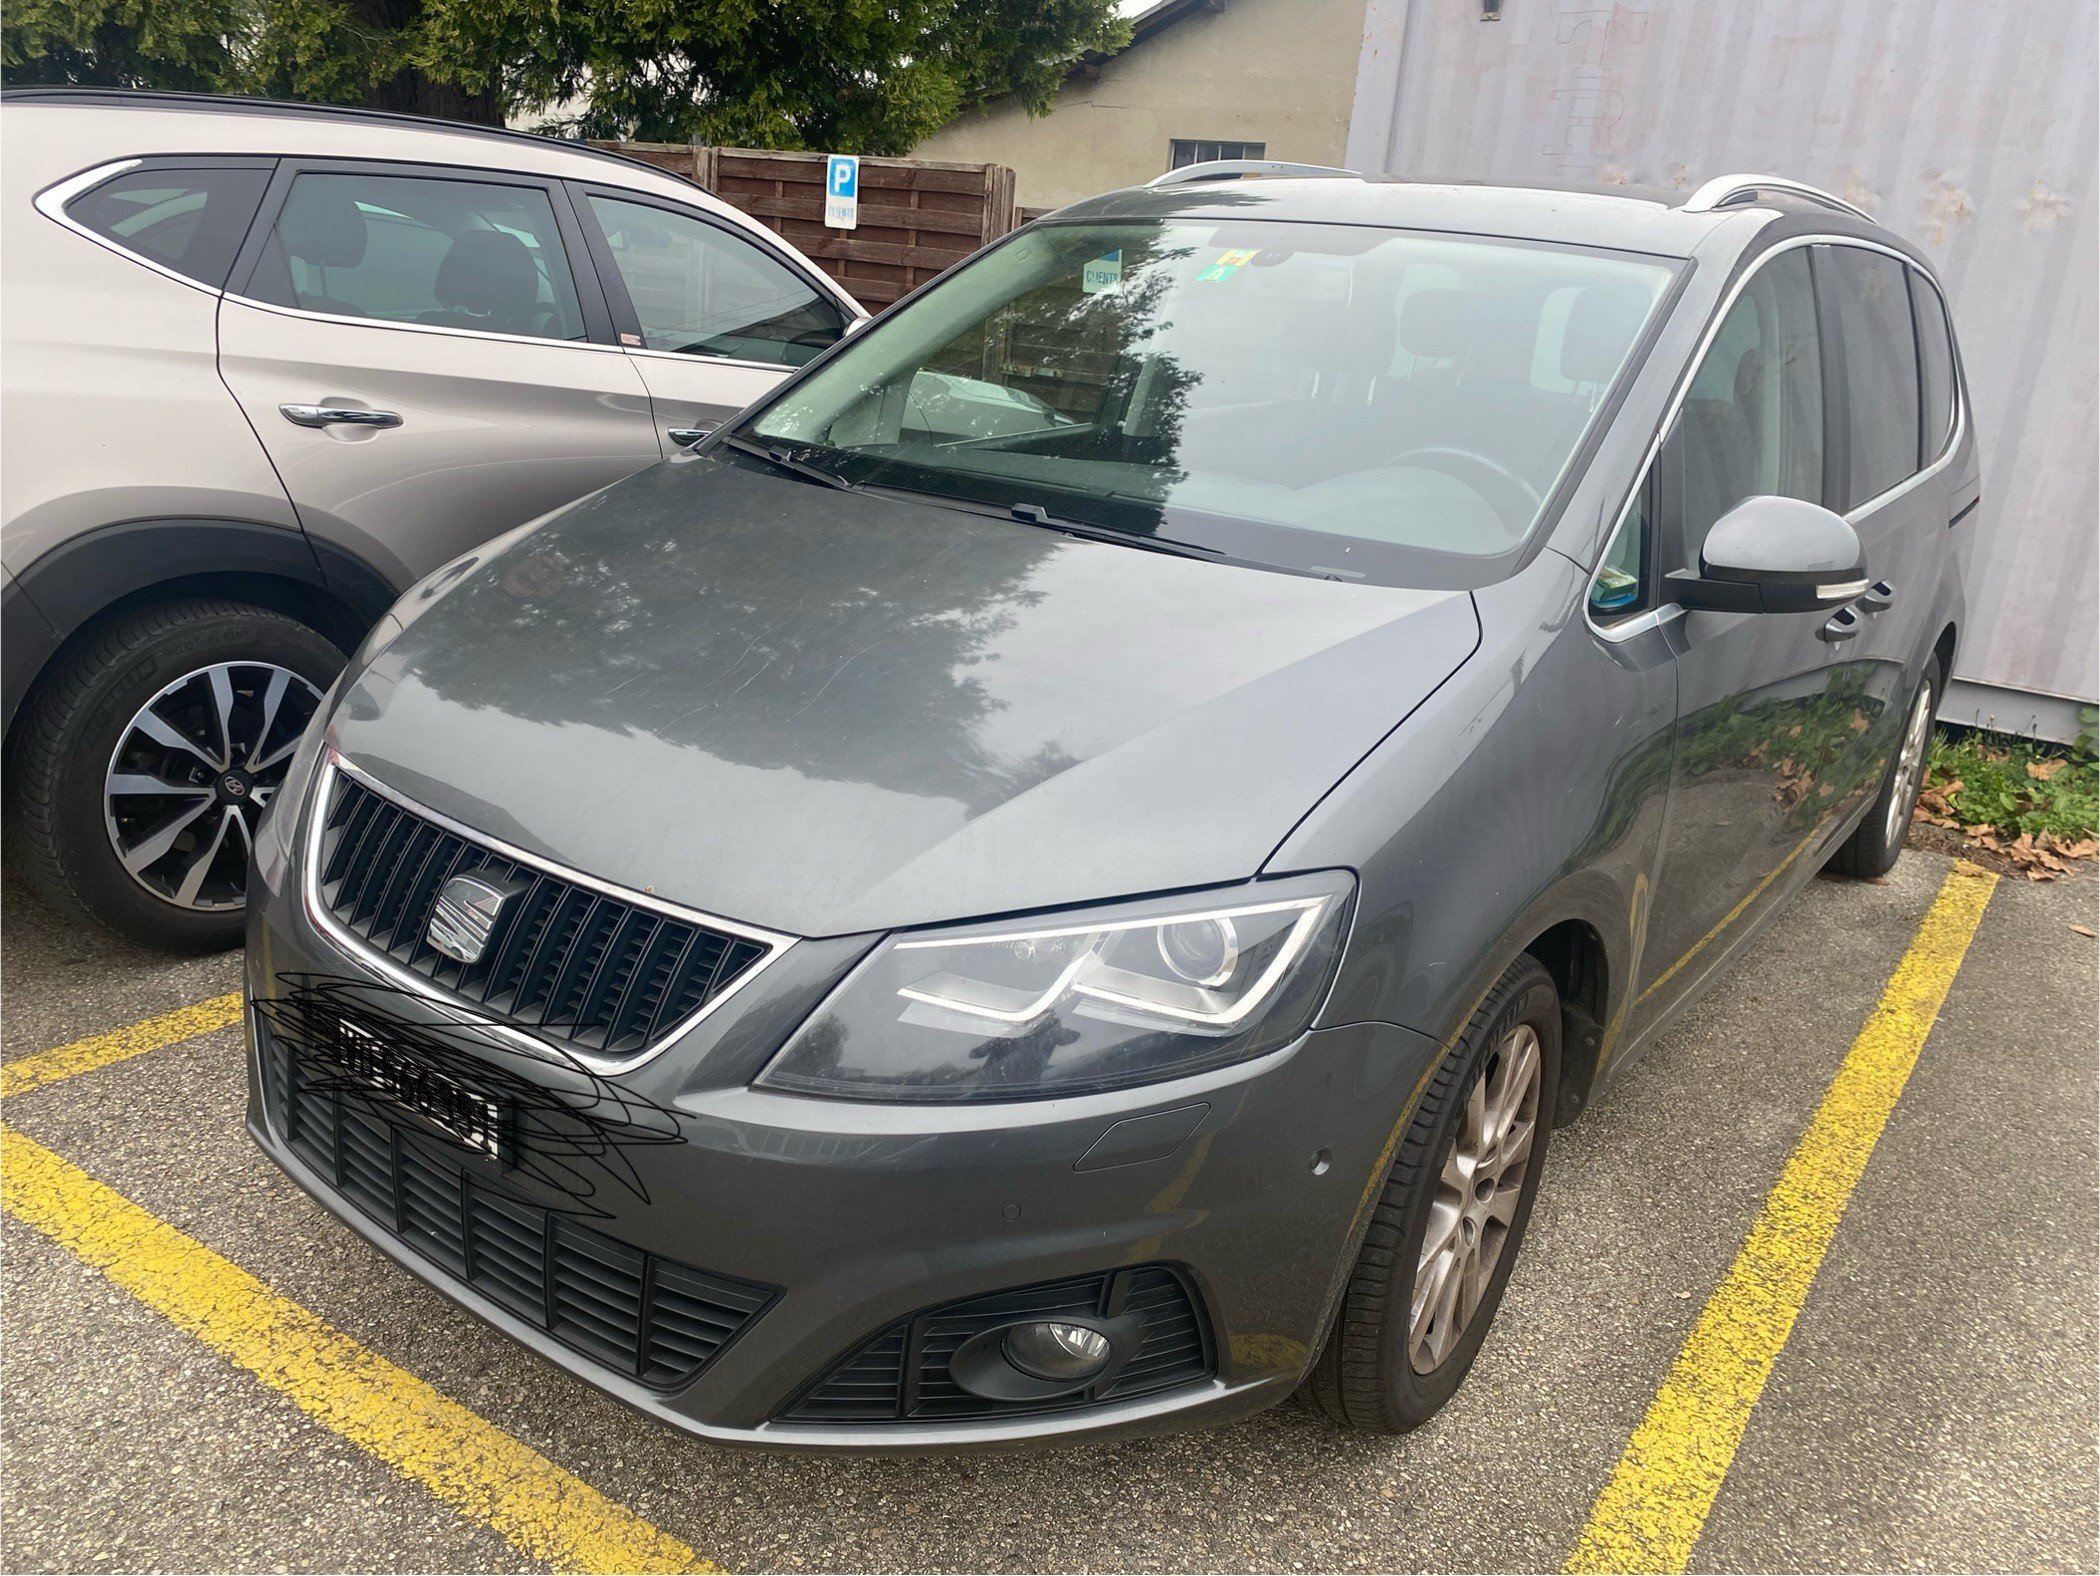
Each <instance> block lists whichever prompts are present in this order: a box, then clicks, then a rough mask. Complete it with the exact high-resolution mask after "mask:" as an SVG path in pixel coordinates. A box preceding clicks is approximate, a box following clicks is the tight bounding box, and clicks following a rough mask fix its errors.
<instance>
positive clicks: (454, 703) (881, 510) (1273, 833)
mask: <svg viewBox="0 0 2100 1576" xmlns="http://www.w3.org/2000/svg"><path fill="white" fill-rule="evenodd" d="M419 600H420V609H421V610H420V611H418V612H415V613H414V614H413V615H411V616H410V618H409V621H408V622H407V624H406V628H405V629H403V630H402V632H401V633H400V634H399V635H397V636H396V637H395V638H394V639H393V641H392V643H391V644H389V645H387V646H385V647H384V648H383V649H382V650H381V651H380V652H379V654H378V655H377V656H376V657H374V658H373V659H372V660H371V662H370V663H369V665H368V666H367V667H366V669H365V670H364V671H363V672H362V673H360V674H359V675H358V676H357V677H356V679H355V681H354V682H353V683H352V684H351V685H350V686H349V687H348V688H347V690H346V692H345V695H344V699H343V702H342V704H341V705H340V706H339V708H338V709H337V712H336V714H335V717H334V718H333V720H332V724H331V726H332V729H333V735H334V738H335V741H336V743H337V745H338V747H339V748H340V749H341V750H342V751H343V753H344V754H345V755H346V756H347V757H348V758H349V759H350V760H351V761H352V762H354V763H355V764H357V765H358V766H360V767H362V768H363V769H364V770H366V771H368V772H370V773H371V774H372V775H373V776H375V777H377V778H378V779H379V780H380V781H382V782H385V783H387V784H389V785H391V786H392V787H394V788H396V789H398V790H399V791H401V792H402V793H405V794H407V795H409V796H410V797H412V798H415V799H417V800H420V801H421V802H422V803H424V804H426V805H428V806H430V807H431V808H432V809H434V810H437V811H439V812H441V813H443V814H446V815H449V816H452V817H453V818H454V819H456V820H459V821H462V822H464V823H465V824H467V825H468V826H472V827H476V828H479V829H481V830H483V831H485V832H487V833H488V834H490V835H491V836H494V837H498V838H501V839H503V840H505V841H508V842H510V843H513V844H516V845H518V846H520V847H522V848H524V849H526V850H528V851H531V852H534V853H538V854H542V855H544V856H546V857H549V858H551V859H554V860H557V861H559V862H561V863H563V864H566V865H569V866H571V867H573V868H575V869H578V870H581V871H584V872H586V873H588V874H591V875H594V876H597V877H599V878H600V879H603V880H607V881H612V882H616V883H620V884H622V885H625V886H629V887H633V888H636V889H641V890H649V891H653V892H655V893H656V894H657V895H659V896H661V897H665V898H670V899H674V900H676V901H679V902H682V903H686V904H689V905H691V906H693V907H696V908H700V909H704V910H707V911H709V912H711V913H715V914H720V915H723V916H725V917H728V918H734V919H739V920H743V921H745V922H747V923H751V924H755V925H763V926H767V927H770V928H773V929H777V930H782V931H786V932H789V933H792V934H796V935H805V936H807V935H833V934H843V933H846V932H851V931H862V930H875V929H886V928H890V927H894V926H900V925H912V924H923V923H928V922H933V921H939V920H946V919H956V918H964V917H976V916H982V915H990V914H1001V913H1009V912H1015V911H1019V910H1024V909H1035V908H1046V907H1052V906H1056V905H1059V904H1066V903H1078V902H1087V901H1092V900H1096V899H1100V898H1106V897H1115V896H1121V895H1124V894H1135V893H1141V892H1152V891H1159V890H1165V889H1172V888H1178V887H1188V886H1199V885H1205V884H1209V883H1214V882H1226V881H1233V880H1238V879H1244V878H1246V877H1249V876H1252V875H1254V874H1256V873H1257V872H1258V871H1259V870H1260V869H1261V867H1262V863H1263V861H1264V860H1265V859H1266V858H1267V857H1268V855H1269V853H1270V851H1271V850H1272V849H1274V848H1275V847H1276V846H1277V844H1278V843H1280V842H1281V841H1282V839H1283V838H1284V836H1285V835H1286V834H1287V833H1288V832H1289V831H1290V830H1291V828H1292V827H1293V826H1294V825H1295V824H1296V823H1297V821H1298V820H1299V818H1300V817H1302V816H1303V815H1304V814H1305V813H1306V811H1307V810H1309V809H1310V808H1311V807H1312V806H1313V805H1314V804H1315V803H1316V802H1317V801H1318V800H1319V798H1320V797H1321V795H1323V794H1324V793H1326V792H1327V790H1328V789H1329V788H1331V787H1332V786H1333V785H1334V784H1335V783H1336V782H1337V781H1338V780H1339V779H1340V778H1341V777H1342V776H1343V775H1344V774H1345V773H1347V772H1348V770H1349V769H1350V768H1351V767H1352V766H1353V765H1354V764H1355V763H1356V762H1357V761H1358V760H1360V759H1361V758H1362V757H1363V756H1364V754H1365V753H1366V752H1367V751H1368V750H1369V749H1370V748H1371V747H1372V745H1374V744H1375V743H1376V742H1377V741H1378V740H1379V739H1380V738H1382V737H1383V736H1384V735H1385V734H1386V733H1388V732H1389V731H1390V730H1391V729H1392V728H1393V727H1394V726H1395V725H1396V724H1397V723H1398V722H1399V721H1400V720H1401V719H1402V718H1404V717H1405V716H1406V715H1407V714H1408V712H1409V711H1411V710H1412V709H1413V708H1414V707H1415V706H1416V705H1418V704H1419V703H1420V702H1421V701H1422V699H1423V698H1424V697H1426V696H1427V695H1428V694H1429V693H1430V691H1431V690H1433V689H1434V688H1435V687H1436V686H1437V685H1438V684H1440V683H1441V682H1443V680H1444V679H1445V678H1447V677H1448V676H1449V675H1450V674H1451V673H1452V672H1453V670H1455V669H1456V668H1457V666H1458V665H1459V664H1460V663H1461V662H1463V661H1464V660H1465V658H1466V657H1467V655H1468V654H1469V653H1470V652H1471V651H1472V650H1473V648H1474V647H1475V645H1476V644H1477V643H1478V638H1479V625H1478V622H1477V619H1476V617H1475V613H1474V608H1473V603H1472V599H1471V597H1470V596H1468V595H1467V594H1466V593H1464V592H1454V591H1417V590H1407V589H1394V588H1388V587H1380V586H1369V585H1357V584H1349V583H1344V582H1340V581H1332V580H1317V579H1311V578H1306V577H1300V576H1293V575H1285V574H1276V573H1272V572H1269V571H1265V570H1258V569H1247V568H1240V567H1237V566H1231V565H1222V564H1215V563H1206V562H1201V561H1197V560H1192V559H1186V558H1179V557H1173V556H1169V555H1166V554H1162V553H1154V552H1145V551H1140V550H1136V549H1133V548H1129V547H1123V546H1118V545H1114V544H1105V543H1100V542H1093V541H1084V540H1077V539H1074V538H1071V537H1068V536H1064V535H1061V534H1059V533H1057V532H1055V531H1052V530H1047V529H1044V528H1041V527H1038V526H1031V525H1024V524H1020V523H1017V522H1008V521H1005V520H999V519H987V518H983V517H981V516H977V515H973V514H968V513H963V512H959V511H956V510H953V509H945V508H941V507H938V506H933V505H926V504H920V503H916V502H912V501H908V500H902V499H895V498H884V497H879V496H874V495H869V494H849V493H844V492H839V491H834V490H831V489H828V488H825V487H823V486H821V485H815V484H812V483H810V482H806V481H801V480H796V479H794V478H790V477H786V476H780V477H775V476H772V475H767V474H761V473H757V472H755V471H753V470H751V469H748V468H746V467H745V466H743V465H741V464H737V463H730V462H723V461H717V460H712V459H704V458H701V459H694V460H691V461H688V462H685V463H682V464H681V463H673V464H667V465H662V466H657V467H655V468H653V469H651V470H649V471H646V472H643V473H642V474H641V475H639V476H637V477H634V478H632V479H631V480H629V481H627V482H624V483H621V484H620V485H618V486H616V487H613V488H610V489H608V490H606V491H604V492H601V493H598V494H594V495H593V496H591V497H590V498H587V499H585V500H583V501H582V502H581V503H579V504H578V505H576V506H575V507H574V508H572V509H570V510H568V511H566V512H565V513H562V514H560V515H558V516H556V517H555V518H554V519H553V520H551V521H550V522H549V523H547V524H546V525H544V526H541V527H540V528H539V529H537V530H534V531H531V532H529V533H525V534H523V535H522V536H519V537H517V538H515V539H513V540H510V541H508V542H506V543H501V544H498V549H497V550H496V551H495V552H494V553H493V554H492V555H491V556H490V557H489V558H488V561H487V562H482V563H476V564H474V565H473V567H472V568H471V569H468V570H466V571H465V572H464V573H459V574H458V578H457V579H456V581H455V583H453V584H452V585H451V586H450V587H449V588H448V589H446V590H445V591H444V592H443V594H441V595H439V596H437V597H435V599H430V598H428V597H423V598H421V599H419Z"/></svg>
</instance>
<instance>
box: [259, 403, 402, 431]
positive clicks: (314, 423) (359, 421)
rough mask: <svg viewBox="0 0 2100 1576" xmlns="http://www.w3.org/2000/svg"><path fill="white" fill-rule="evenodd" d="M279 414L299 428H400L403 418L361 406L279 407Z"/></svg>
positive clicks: (389, 412)
mask: <svg viewBox="0 0 2100 1576" xmlns="http://www.w3.org/2000/svg"><path fill="white" fill-rule="evenodd" d="M277 410H278V413H279V414H280V415H282V416H283V417H284V419H285V420H286V421H288V422H291V423H292V424H293V425H294V426H297V427H398V426H400V425H401V418H400V417H399V416H397V415H396V414H395V413H394V412H392V411H390V410H366V409H365V408H364V407H363V406H361V405H279V406H278V407H277Z"/></svg>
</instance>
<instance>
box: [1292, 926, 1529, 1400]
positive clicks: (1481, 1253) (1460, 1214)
mask: <svg viewBox="0 0 2100 1576" xmlns="http://www.w3.org/2000/svg"><path fill="white" fill-rule="evenodd" d="M1559 1089H1560V994H1559V992H1558V991H1557V990H1555V989H1554V985H1553V980H1552V977H1551V976H1550V975H1548V974H1547V972H1546V970H1545V968H1544V967H1543V966H1542V965H1541V964H1540V963H1539V961H1538V960H1537V959H1536V958H1533V957H1530V956H1529V955H1526V956H1524V957H1520V958H1518V959H1517V961H1516V962H1515V963H1513V964H1511V965H1510V967H1509V969H1508V970H1507V972H1505V973H1504V974H1503V976H1502V978H1501V979H1500V980H1498V981H1497V982H1496V984H1495V988H1494V989H1493V990H1491V991H1489V992H1488V995H1487V999H1486V1000H1485V1001H1483V1002H1482V1003H1481V1005H1480V1008H1479V1010H1478V1011H1477V1012H1475V1013H1474V1014H1473V1019H1472V1022H1471V1023H1469V1024H1468V1025H1467V1026H1466V1031H1465V1033H1464V1034H1462V1035H1460V1036H1459V1040H1458V1044H1457V1045H1456V1046H1454V1047H1453V1048H1452V1049H1451V1051H1450V1052H1449V1053H1448V1054H1447V1055H1446V1056H1445V1057H1444V1060H1443V1063H1442V1065H1441V1066H1439V1067H1438V1068H1437V1071H1436V1075H1435V1076H1434V1077H1433V1078H1432V1079H1431V1080H1430V1084H1429V1089H1428V1091H1427V1092H1426V1093H1425V1094H1424V1095H1423V1096H1422V1100H1421V1103H1420V1105H1418V1106H1417V1107H1416V1109H1415V1114H1414V1117H1413V1119H1412V1120H1411V1121H1410V1122H1409V1124H1408V1129H1407V1133H1406V1136H1405V1137H1404V1138H1403V1139H1402V1140H1401V1144H1400V1151H1399V1153H1398V1155H1396V1156H1395V1157H1394V1160H1393V1168H1392V1172H1391V1174H1390V1175H1389V1176H1388V1177H1387V1178H1386V1183H1385V1190H1384V1194H1383V1196H1382V1197H1381V1198H1380V1199H1379V1201H1378V1205H1377V1208H1376V1210H1375V1212H1374V1213H1373V1215H1372V1218H1371V1225H1370V1229H1369V1230H1368V1231H1367V1232H1366V1233H1365V1236H1364V1244H1363V1248H1362V1250H1361V1251H1360V1252H1359V1253H1358V1254H1357V1259H1356V1265H1355V1268H1354V1269H1353V1271H1352V1272H1351V1274H1350V1277H1349V1286H1348V1289H1347V1290H1346V1291H1345V1292H1344V1293H1343V1294H1342V1305H1341V1308H1340V1309H1339V1310H1338V1311H1337V1313H1336V1315H1335V1322H1334V1328H1333V1329H1332V1330H1331V1331H1330V1332H1329V1333H1328V1337H1327V1344H1326V1346H1325V1348H1324V1349H1323V1350H1322V1351H1321V1354H1320V1356H1319V1359H1318V1360H1317V1361H1316V1362H1315V1363H1314V1365H1313V1371H1312V1374H1311V1375H1310V1377H1309V1379H1308V1381H1307V1393H1308V1398H1309V1399H1310V1400H1311V1401H1312V1403H1313V1405H1314V1406H1315V1408H1317V1409H1318V1410H1319V1411H1321V1412H1323V1413H1325V1414H1326V1415H1327V1416H1328V1417H1329V1418H1330V1419H1331V1420H1333V1421H1334V1422H1336V1423H1340V1424H1343V1425H1344V1426H1346V1427H1350V1428H1358V1429H1364V1430H1367V1431H1370V1432H1374V1433H1387V1434H1398V1433H1405V1432H1407V1431H1408V1430H1409V1429H1413V1428H1418V1427H1420V1426H1421V1425H1422V1424H1423V1423H1425V1422H1427V1421H1428V1420H1429V1419H1430V1418H1431V1417H1432V1416H1434V1415H1435V1413H1436V1412H1437V1410H1438V1409H1439V1408H1440V1407H1442V1406H1443V1404H1444V1403H1445V1402H1446V1401H1448V1400H1450V1399H1451V1397H1452V1395H1453V1394H1454V1393H1455V1392H1456V1391H1457V1389H1458V1387H1459V1385H1460V1384H1461V1383H1462V1382H1463V1381H1464V1379H1465V1377H1466V1374H1467V1372H1468V1371H1469V1370H1470V1369H1471V1368H1472V1366H1473V1357H1474V1354H1475V1353H1477V1352H1478V1351H1479V1350H1480V1343H1481V1342H1482V1341H1483V1340H1484V1339H1486V1337H1487V1331H1488V1325H1489V1324H1490V1322H1492V1321H1493V1319H1494V1317H1495V1309H1496V1308H1497V1307H1498V1306H1499V1305H1500V1304H1501V1301H1502V1289H1503V1287H1504V1286H1505V1285H1507V1284H1508V1282H1509V1274H1510V1270H1511V1269H1512V1268H1514V1267H1515V1265H1516V1261H1517V1250H1518V1248H1519V1247H1520V1246H1521V1245H1522V1243H1523V1240H1524V1226H1525V1223H1526V1222H1527V1221H1528V1220H1529V1219H1530V1218H1531V1205H1532V1200H1533V1199H1534V1198H1535V1197H1536V1196H1537V1193H1538V1183H1539V1175H1540V1172H1541V1171H1542V1169H1543V1168H1544V1165H1545V1161H1546V1138H1547V1134H1548V1132H1549V1130H1550V1128H1551V1126H1552V1112H1553V1108H1554V1100H1555V1098H1556V1097H1557V1095H1558V1093H1559Z"/></svg>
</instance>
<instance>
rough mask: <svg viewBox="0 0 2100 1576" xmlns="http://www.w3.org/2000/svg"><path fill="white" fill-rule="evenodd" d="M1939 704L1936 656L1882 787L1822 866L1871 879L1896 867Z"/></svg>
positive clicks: (1920, 686)
mask: <svg viewBox="0 0 2100 1576" xmlns="http://www.w3.org/2000/svg"><path fill="white" fill-rule="evenodd" d="M1939 709H1940V667H1939V663H1938V661H1936V660H1934V661H1928V662H1927V663H1926V664H1925V675H1924V677H1923V678H1921V679H1919V680H1918V688H1917V692H1916V693H1915V694H1914V695H1912V697H1911V702H1910V710H1909V711H1907V712H1905V713H1904V715H1903V732H1902V734H1901V735H1900V736H1898V738H1897V740H1896V750H1895V753H1894V754H1893V755H1891V756H1890V757H1889V764H1888V770H1887V771H1885V772H1883V773H1882V776H1881V792H1879V793H1877V794H1876V795H1875V796H1874V803H1873V804H1872V805H1870V806H1869V807H1868V809H1867V813H1866V815H1865V816H1864V817H1863V818H1862V819H1861V821H1860V823H1859V825H1858V826H1856V827H1854V828H1853V830H1852V835H1851V836H1850V837H1848V838H1846V839H1845V841H1844V842H1843V843H1841V844H1840V845H1839V846H1838V851H1837V852H1836V853H1834V854H1832V855H1831V856H1830V859H1829V862H1828V863H1827V864H1826V865H1825V866H1824V868H1825V869H1826V870H1830V871H1834V872H1835V873H1836V874H1838V875H1841V876H1856V877H1858V878H1860V879H1861V880H1866V881H1871V880H1873V879H1874V878H1875V877H1877V876H1885V875H1887V874H1888V873H1889V872H1890V871H1891V870H1893V869H1895V868H1896V860H1897V859H1898V858H1899V857H1901V855H1902V853H1903V840H1904V838H1906V837H1907V836H1909V835H1910V815H1911V811H1913V810H1914V809H1916V808H1917V804H1918V790H1919V789H1921V788H1923V787H1924V786H1925V766H1926V761H1927V758H1928V757H1929V756H1930V755H1931V753H1932V720H1933V718H1934V717H1935V716H1937V715H1938V714H1939Z"/></svg>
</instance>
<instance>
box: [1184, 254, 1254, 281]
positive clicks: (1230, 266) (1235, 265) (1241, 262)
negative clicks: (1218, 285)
mask: <svg viewBox="0 0 2100 1576" xmlns="http://www.w3.org/2000/svg"><path fill="white" fill-rule="evenodd" d="M1258 250H1259V248H1257V247H1252V246H1243V247H1234V248H1233V249H1232V250H1231V251H1226V252H1220V253H1218V259H1217V261H1216V262H1214V263H1212V264H1211V265H1210V267H1208V268H1206V269H1204V270H1203V272H1202V273H1200V274H1198V275H1197V276H1196V278H1197V280H1198V282H1199V283H1200V282H1202V281H1206V280H1213V279H1230V278H1231V277H1232V276H1233V275H1234V274H1236V273H1238V272H1239V271H1240V270H1241V269H1242V268H1245V267H1246V266H1247V265H1248V264H1249V263H1251V262H1253V261H1254V254H1255V252H1256V251H1258Z"/></svg>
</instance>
